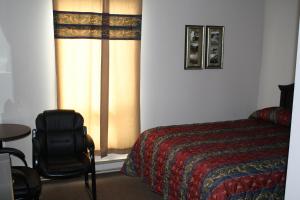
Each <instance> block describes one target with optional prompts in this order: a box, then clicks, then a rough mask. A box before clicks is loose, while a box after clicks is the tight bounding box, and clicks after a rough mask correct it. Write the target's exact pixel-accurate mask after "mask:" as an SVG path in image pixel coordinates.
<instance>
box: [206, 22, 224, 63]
mask: <svg viewBox="0 0 300 200" xmlns="http://www.w3.org/2000/svg"><path fill="white" fill-rule="evenodd" d="M223 52H224V26H207V27H206V63H205V68H206V69H221V68H223V54H224V53H223Z"/></svg>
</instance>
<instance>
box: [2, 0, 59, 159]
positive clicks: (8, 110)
mask: <svg viewBox="0 0 300 200" xmlns="http://www.w3.org/2000/svg"><path fill="white" fill-rule="evenodd" d="M51 7H52V2H51V1H49V0H27V1H19V0H1V1H0V45H1V46H0V49H1V50H0V87H1V89H0V90H1V95H0V103H1V105H0V111H1V113H0V121H1V122H2V123H21V124H25V125H28V126H30V127H35V125H34V120H35V117H36V116H37V114H38V113H39V112H41V111H43V110H45V109H49V108H55V107H56V84H55V65H54V62H55V61H54V41H53V23H52V21H53V18H52V8H51ZM6 145H8V146H14V147H17V148H19V149H21V150H22V151H24V152H25V153H26V156H27V160H28V161H29V162H30V163H31V136H28V137H27V138H24V139H21V140H17V141H14V142H8V143H6Z"/></svg>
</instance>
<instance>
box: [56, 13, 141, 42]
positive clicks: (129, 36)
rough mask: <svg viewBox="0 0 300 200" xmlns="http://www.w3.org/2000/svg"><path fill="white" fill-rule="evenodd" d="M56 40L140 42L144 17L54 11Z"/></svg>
mask: <svg viewBox="0 0 300 200" xmlns="http://www.w3.org/2000/svg"><path fill="white" fill-rule="evenodd" d="M53 15H54V36H55V38H70V39H74V38H75V39H76V38H77V39H84V38H85V39H110V40H140V39H141V24H142V15H118V14H108V13H88V12H65V11H54V12H53Z"/></svg>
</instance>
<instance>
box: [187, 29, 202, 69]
mask: <svg viewBox="0 0 300 200" xmlns="http://www.w3.org/2000/svg"><path fill="white" fill-rule="evenodd" d="M204 38H205V29H204V26H200V25H186V26H185V53H184V69H186V70H189V69H203V68H204V53H205V39H204Z"/></svg>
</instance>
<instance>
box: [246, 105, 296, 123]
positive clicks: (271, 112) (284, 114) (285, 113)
mask: <svg viewBox="0 0 300 200" xmlns="http://www.w3.org/2000/svg"><path fill="white" fill-rule="evenodd" d="M249 118H252V119H260V120H264V121H269V122H272V123H274V124H279V125H283V126H290V125H291V119H292V113H291V111H290V110H288V109H286V108H282V107H267V108H263V109H261V110H257V111H255V112H254V113H252V114H251V115H250V117H249Z"/></svg>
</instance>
